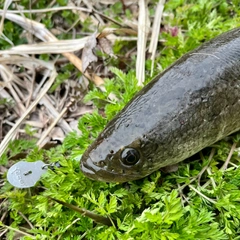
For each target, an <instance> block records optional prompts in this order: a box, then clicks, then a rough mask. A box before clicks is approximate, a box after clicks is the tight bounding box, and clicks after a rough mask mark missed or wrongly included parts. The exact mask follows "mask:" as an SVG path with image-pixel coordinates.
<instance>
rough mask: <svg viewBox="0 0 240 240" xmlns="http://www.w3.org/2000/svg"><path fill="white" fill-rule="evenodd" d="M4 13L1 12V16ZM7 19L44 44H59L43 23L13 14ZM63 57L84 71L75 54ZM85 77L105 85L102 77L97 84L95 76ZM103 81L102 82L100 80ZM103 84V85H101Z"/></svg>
mask: <svg viewBox="0 0 240 240" xmlns="http://www.w3.org/2000/svg"><path fill="white" fill-rule="evenodd" d="M2 14H3V13H2V12H0V15H2ZM5 16H6V18H7V19H9V20H10V21H13V22H15V23H17V24H18V25H20V26H21V27H22V28H24V29H26V30H27V31H29V32H30V33H32V34H33V35H35V36H36V37H37V38H39V39H41V40H42V41H44V42H57V41H58V39H57V38H56V37H55V36H54V35H53V34H52V33H51V32H50V31H48V29H46V28H45V26H44V25H43V24H41V23H38V22H36V21H33V20H30V19H27V18H23V17H22V16H19V15H16V14H13V13H8V12H7V13H6V15H5ZM62 55H63V56H65V57H66V58H67V59H68V60H69V61H70V62H72V64H74V65H75V67H77V69H78V70H80V71H81V72H83V71H82V61H81V59H79V58H78V57H77V56H76V55H75V54H73V53H69V52H62ZM84 75H85V76H86V77H87V78H88V79H89V80H91V81H93V82H94V83H95V84H96V85H99V84H103V83H104V81H103V79H101V78H100V77H98V78H97V80H98V81H97V82H95V81H96V78H95V76H94V75H93V76H91V75H90V74H89V73H88V72H87V71H86V72H85V73H84ZM100 79H101V80H100ZM99 82H101V83H99Z"/></svg>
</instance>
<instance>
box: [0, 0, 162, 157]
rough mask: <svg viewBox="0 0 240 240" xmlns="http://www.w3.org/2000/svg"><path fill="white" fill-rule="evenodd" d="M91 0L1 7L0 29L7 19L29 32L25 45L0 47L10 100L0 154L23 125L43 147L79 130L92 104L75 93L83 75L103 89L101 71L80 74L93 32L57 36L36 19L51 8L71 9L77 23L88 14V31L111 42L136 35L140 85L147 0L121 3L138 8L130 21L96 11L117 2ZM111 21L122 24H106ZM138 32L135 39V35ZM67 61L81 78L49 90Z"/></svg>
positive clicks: (1, 70) (3, 81)
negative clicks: (79, 122)
mask: <svg viewBox="0 0 240 240" xmlns="http://www.w3.org/2000/svg"><path fill="white" fill-rule="evenodd" d="M95 2H96V1H95ZM95 2H94V1H90V2H89V1H82V3H81V5H80V6H78V5H76V4H75V3H74V2H71V1H69V3H68V6H64V7H55V8H45V9H22V8H21V6H19V5H15V6H16V8H17V9H18V10H8V7H9V5H10V4H11V1H6V2H5V5H4V9H3V10H1V11H0V15H1V16H2V18H1V25H0V27H1V28H0V29H1V30H3V29H4V20H5V19H8V20H10V21H12V22H13V23H14V24H17V25H19V26H21V27H22V28H23V33H22V34H23V36H25V37H27V39H28V44H24V45H19V46H14V45H13V46H12V47H11V48H10V49H7V50H1V51H0V56H1V57H0V74H1V75H0V76H1V90H0V97H1V98H2V99H3V98H5V99H9V101H10V100H11V101H12V103H13V107H12V108H11V109H8V108H4V109H1V113H2V114H1V115H2V118H1V132H0V134H1V139H2V141H1V144H0V154H2V153H3V152H4V151H5V150H6V147H7V146H8V143H9V142H10V141H11V140H13V139H16V138H19V137H24V135H25V134H24V132H25V130H24V127H25V126H26V124H28V125H30V126H31V128H32V130H34V132H35V134H34V137H35V138H37V139H38V142H37V145H38V146H39V147H43V146H44V145H45V144H47V143H49V142H50V141H54V140H60V141H62V140H63V139H64V136H65V135H66V134H67V133H68V132H70V131H73V130H77V119H78V118H79V117H80V116H81V115H82V114H84V113H85V112H91V111H92V107H91V106H88V105H84V104H82V103H81V102H80V101H81V99H82V96H83V94H82V93H79V92H78V90H79V89H80V88H81V83H80V82H82V83H83V85H85V89H84V90H86V87H87V86H88V81H87V80H86V79H88V80H90V81H93V82H94V84H96V85H97V86H99V87H100V88H101V89H102V90H103V91H104V87H103V86H101V85H102V84H103V83H104V81H103V79H102V78H101V75H102V76H104V74H102V72H101V73H99V72H98V73H96V72H93V71H91V70H90V72H89V71H88V70H87V71H85V72H84V73H83V72H82V61H81V59H80V57H79V55H78V54H75V53H76V52H79V51H80V50H81V49H83V48H84V46H85V44H86V43H87V42H88V40H89V37H91V36H89V37H83V38H80V39H75V38H73V39H71V40H58V39H57V37H55V35H54V32H58V31H56V29H52V31H49V30H48V29H47V28H46V27H45V26H44V25H43V24H41V23H39V22H40V21H41V20H42V19H43V18H44V16H45V14H46V13H47V12H49V11H51V12H55V13H56V12H59V11H62V10H69V11H72V12H73V13H77V14H78V15H79V21H81V22H83V21H85V20H86V19H87V17H89V16H91V19H92V26H91V28H92V30H95V29H101V28H105V30H103V31H101V32H100V34H99V35H104V37H105V36H106V37H107V38H108V39H109V40H110V41H111V42H112V43H114V41H116V40H122V39H124V40H125V41H126V40H128V41H136V40H137V64H136V74H137V78H138V79H139V85H142V83H143V81H144V77H145V76H144V75H145V55H146V42H147V38H148V36H149V33H150V32H151V31H150V26H151V22H150V19H149V17H148V8H147V1H144V0H139V2H138V4H137V1H125V2H123V3H124V5H123V7H124V8H125V9H126V8H127V7H132V10H137V11H136V13H135V16H136V19H133V20H132V21H129V20H128V19H127V18H126V19H123V21H122V23H118V22H117V21H115V20H113V19H111V17H109V16H108V17H107V16H105V15H104V14H102V13H101V11H100V10H101V9H102V8H103V7H105V6H106V4H113V3H115V2H116V1H113V0H112V1H100V2H98V3H97V4H95V5H94V3H95ZM53 3H54V2H52V5H53ZM163 4H164V1H160V2H159V6H158V11H159V14H160V15H159V14H156V17H155V18H156V19H155V20H154V25H153V26H154V29H155V30H154V31H153V33H154V34H152V40H151V44H150V49H149V51H150V52H151V53H152V58H153V59H154V54H155V51H156V41H154V39H158V36H157V35H156V33H157V32H159V31H156V29H157V28H159V26H160V20H159V16H160V18H161V14H162V9H163ZM138 9H139V10H138ZM23 13H32V14H33V13H35V14H37V20H38V21H35V20H31V19H28V18H26V17H25V16H24V15H23ZM89 14H91V15H89ZM157 19H158V20H157ZM112 22H114V23H115V24H118V25H119V26H120V27H119V28H108V26H109V24H111V23H112ZM75 24H76V23H75ZM74 28H75V25H72V26H71V27H70V28H69V29H68V30H67V31H68V32H70V33H73V30H74ZM59 29H60V26H59ZM60 31H61V30H60ZM1 32H2V31H1ZM137 32H138V38H137V39H136V38H135V35H136V34H137ZM119 33H120V35H119ZM1 36H2V38H4V39H5V40H6V41H8V42H11V41H10V40H8V39H6V37H5V36H4V35H3V34H2V35H1ZM38 54H51V55H50V56H51V61H43V60H40V59H39V58H38ZM53 54H54V55H53ZM68 61H69V62H71V63H72V64H73V65H74V66H75V67H76V70H75V72H74V75H76V72H77V71H80V72H82V73H83V74H84V76H85V77H84V78H81V79H80V80H79V81H80V82H75V80H76V79H74V78H72V79H69V81H65V82H64V83H63V84H62V85H61V87H62V89H57V91H55V92H54V93H49V89H50V87H51V85H52V84H53V83H54V82H55V81H56V76H57V74H58V71H59V69H61V67H63V66H64V64H66V63H67V62H68ZM104 70H105V72H106V71H107V70H106V69H104ZM36 79H37V80H36ZM76 89H78V90H76ZM63 90H64V94H63V95H62V94H60V92H61V91H63ZM76 96H77V97H76ZM112 98H114V96H112ZM73 123H74V124H73Z"/></svg>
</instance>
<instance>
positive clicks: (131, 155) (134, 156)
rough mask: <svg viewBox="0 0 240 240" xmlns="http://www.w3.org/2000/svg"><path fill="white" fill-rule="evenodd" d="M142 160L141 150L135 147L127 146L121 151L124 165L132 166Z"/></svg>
mask: <svg viewBox="0 0 240 240" xmlns="http://www.w3.org/2000/svg"><path fill="white" fill-rule="evenodd" d="M139 160H140V154H139V152H138V151H137V150H136V149H134V148H125V149H124V150H123V151H122V153H121V161H122V163H123V164H124V165H128V166H132V165H135V164H136V163H137V162H138V161H139Z"/></svg>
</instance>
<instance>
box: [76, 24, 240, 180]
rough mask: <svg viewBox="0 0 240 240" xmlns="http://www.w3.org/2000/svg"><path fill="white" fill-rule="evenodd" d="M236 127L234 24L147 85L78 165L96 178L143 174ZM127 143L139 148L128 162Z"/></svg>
mask: <svg viewBox="0 0 240 240" xmlns="http://www.w3.org/2000/svg"><path fill="white" fill-rule="evenodd" d="M239 129H240V28H237V29H233V30H231V31H229V32H226V33H224V34H221V35H220V36H218V37H216V38H214V39H212V40H211V41H209V42H207V43H204V44H203V45H202V46H200V47H199V48H197V49H195V50H194V51H192V52H189V53H187V54H186V55H184V56H183V57H181V58H180V59H179V60H177V61H176V62H175V63H174V64H173V65H171V66H170V67H169V68H168V69H166V70H165V71H164V72H162V73H161V74H159V75H158V76H157V77H156V78H155V79H154V80H152V81H151V82H150V83H149V84H148V85H146V86H145V87H144V88H143V89H142V90H141V91H140V92H139V93H138V94H137V95H136V96H135V97H134V98H133V99H132V100H131V101H130V102H129V103H128V104H127V106H126V107H125V108H124V109H123V110H122V111H121V112H120V113H119V114H118V115H117V116H116V117H115V118H114V119H113V120H111V121H110V122H109V123H108V125H107V126H106V128H105V129H104V131H103V132H102V133H101V134H100V135H99V137H98V138H97V140H96V141H95V142H94V143H93V144H92V145H91V146H90V147H89V148H88V149H87V151H86V152H85V153H84V154H83V156H82V159H81V169H82V171H83V173H84V174H85V175H86V176H88V177H90V178H92V179H95V180H100V181H107V182H126V181H131V180H135V179H139V178H143V177H145V176H147V175H149V174H150V173H152V172H154V171H156V170H157V169H159V168H161V167H165V166H169V165H173V164H175V163H178V162H180V161H183V160H184V159H186V158H188V157H190V156H192V155H193V154H195V153H197V152H198V151H200V150H201V149H203V148H205V147H207V146H209V145H211V144H213V143H215V142H216V141H218V140H220V139H222V138H224V137H225V136H227V135H229V134H231V133H233V132H236V131H238V130H239ZM129 148H130V149H135V150H137V152H138V156H137V158H139V159H136V160H138V161H137V162H136V163H135V164H132V165H129V164H126V163H125V162H124V161H123V160H122V158H121V157H122V156H123V155H124V154H125V153H123V151H124V149H126V150H125V152H127V151H128V149H129ZM134 156H135V155H134ZM130 160H133V162H134V158H131V159H130Z"/></svg>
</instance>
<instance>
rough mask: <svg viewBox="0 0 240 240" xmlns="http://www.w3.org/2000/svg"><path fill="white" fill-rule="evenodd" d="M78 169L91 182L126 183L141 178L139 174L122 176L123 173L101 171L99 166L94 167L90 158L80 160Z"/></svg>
mask: <svg viewBox="0 0 240 240" xmlns="http://www.w3.org/2000/svg"><path fill="white" fill-rule="evenodd" d="M80 168H81V171H82V172H83V174H84V175H85V176H86V177H88V178H90V179H92V180H97V181H102V182H115V183H116V182H119V183H123V182H128V181H133V180H137V179H139V178H142V177H143V176H140V175H139V174H134V173H133V174H131V175H128V174H124V173H119V172H114V171H108V170H107V169H103V168H101V167H99V166H96V165H95V164H94V163H93V162H92V160H91V158H90V157H89V158H87V160H86V159H82V160H81V163H80Z"/></svg>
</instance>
